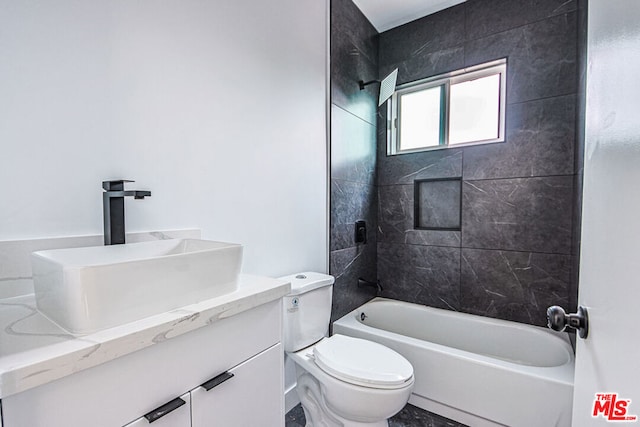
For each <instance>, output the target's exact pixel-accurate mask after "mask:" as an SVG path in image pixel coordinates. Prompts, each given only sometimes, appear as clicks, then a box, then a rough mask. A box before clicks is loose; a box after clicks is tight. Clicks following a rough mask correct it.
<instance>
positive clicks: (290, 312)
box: [280, 272, 335, 352]
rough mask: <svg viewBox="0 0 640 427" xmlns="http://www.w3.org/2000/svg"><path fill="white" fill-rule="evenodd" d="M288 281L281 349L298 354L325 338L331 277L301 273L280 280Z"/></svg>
mask: <svg viewBox="0 0 640 427" xmlns="http://www.w3.org/2000/svg"><path fill="white" fill-rule="evenodd" d="M280 279H281V280H286V281H288V282H291V292H290V293H289V294H288V295H286V296H285V297H284V304H283V306H284V308H283V325H284V337H283V341H284V350H285V351H287V352H293V351H298V350H300V349H303V348H305V347H308V346H310V345H311V344H313V343H315V342H317V341H319V340H320V339H322V338H323V337H325V336H326V335H327V334H328V332H329V320H330V319H331V295H332V292H333V286H332V285H333V283H334V282H335V279H334V278H333V276H329V275H327V274H322V273H313V272H304V273H298V274H292V275H291V276H285V277H281V278H280Z"/></svg>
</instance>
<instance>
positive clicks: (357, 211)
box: [329, 0, 378, 321]
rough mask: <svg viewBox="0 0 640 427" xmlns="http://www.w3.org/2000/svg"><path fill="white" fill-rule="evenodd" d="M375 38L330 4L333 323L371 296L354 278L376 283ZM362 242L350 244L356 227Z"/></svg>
mask: <svg viewBox="0 0 640 427" xmlns="http://www.w3.org/2000/svg"><path fill="white" fill-rule="evenodd" d="M377 37H378V33H377V31H376V30H375V28H374V27H373V26H372V25H371V23H369V21H368V20H367V19H366V18H365V17H364V15H363V14H362V13H361V12H360V10H359V9H358V8H357V7H356V6H355V5H354V4H353V2H352V1H351V0H332V1H331V194H330V204H331V207H330V229H331V234H330V253H329V272H330V273H331V274H332V275H333V276H335V278H336V283H335V285H334V288H333V307H332V318H331V320H332V321H333V320H335V319H337V318H339V317H341V316H343V315H344V314H346V313H348V312H349V311H351V310H353V309H354V308H356V307H358V306H359V305H361V304H362V303H364V302H366V301H368V300H369V299H371V298H372V297H374V296H375V289H373V288H367V287H364V288H359V287H358V278H360V277H361V278H364V279H365V280H368V281H371V282H375V281H376V280H377V260H376V257H377V255H376V252H377V251H376V239H377V235H376V229H377V222H378V221H377V216H378V214H377V203H378V201H377V198H378V196H377V191H376V187H375V180H376V178H375V176H376V114H377V94H376V90H377V88H376V86H375V85H370V86H367V88H366V89H365V90H362V91H361V90H360V87H359V85H358V81H359V80H365V81H368V80H373V79H376V78H377V77H378V40H377ZM357 220H365V221H366V222H367V243H366V244H362V243H358V244H356V243H355V222H356V221H357Z"/></svg>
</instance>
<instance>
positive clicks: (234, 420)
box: [191, 344, 284, 427]
mask: <svg viewBox="0 0 640 427" xmlns="http://www.w3.org/2000/svg"><path fill="white" fill-rule="evenodd" d="M283 358H284V353H283V349H282V345H281V344H277V345H274V346H273V347H271V348H269V349H267V350H265V351H263V352H262V353H260V354H257V355H256V356H254V357H252V358H251V359H249V360H247V361H245V362H243V363H241V364H239V365H237V366H236V367H234V368H232V369H230V370H229V371H227V372H228V373H229V374H232V375H233V377H230V378H228V379H226V381H224V382H221V383H219V384H218V385H216V386H214V387H213V388H210V389H209V390H208V391H207V390H206V388H205V387H202V386H201V387H198V388H196V389H194V390H192V391H191V415H192V427H217V426H220V427H228V426H234V427H255V426H269V427H276V426H282V425H283V424H284V384H283V381H284V373H283ZM214 383H217V381H215V382H214Z"/></svg>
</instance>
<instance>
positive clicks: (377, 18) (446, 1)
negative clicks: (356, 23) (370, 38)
mask: <svg viewBox="0 0 640 427" xmlns="http://www.w3.org/2000/svg"><path fill="white" fill-rule="evenodd" d="M465 1H466V0H353V2H354V3H355V4H356V6H358V8H359V9H360V10H361V11H362V13H364V15H365V16H366V17H367V18H368V19H369V21H371V23H372V24H373V26H374V27H376V30H378V32H383V31H387V30H389V29H391V28H394V27H397V26H399V25H402V24H406V23H407V22H411V21H413V20H415V19H418V18H422V17H423V16H427V15H430V14H432V13H435V12H438V11H439V10H442V9H446V8H448V7H451V6H453V5H456V4H458V3H463V2H465Z"/></svg>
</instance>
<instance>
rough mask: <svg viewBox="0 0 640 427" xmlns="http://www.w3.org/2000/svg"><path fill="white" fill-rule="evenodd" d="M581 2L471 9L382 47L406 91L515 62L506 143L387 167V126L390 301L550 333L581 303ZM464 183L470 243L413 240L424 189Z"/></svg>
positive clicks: (420, 23) (383, 248) (383, 223)
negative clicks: (431, 182) (557, 319)
mask: <svg viewBox="0 0 640 427" xmlns="http://www.w3.org/2000/svg"><path fill="white" fill-rule="evenodd" d="M582 16H583V15H581V13H580V10H579V8H578V1H577V0H570V1H567V0H468V1H467V2H465V3H462V4H460V5H457V6H454V7H451V8H449V9H446V10H443V11H441V12H438V13H436V14H433V15H430V16H427V17H425V18H422V19H419V20H416V21H413V22H410V23H408V24H406V25H403V26H401V27H398V28H394V29H391V30H389V31H387V32H384V33H382V34H380V41H379V43H380V48H379V58H378V60H379V74H380V75H384V74H385V73H387V72H389V71H391V70H392V69H393V68H395V67H398V68H399V75H398V83H399V84H401V83H405V82H409V81H412V80H417V79H421V78H425V77H429V76H432V75H436V74H440V73H443V72H447V71H452V70H455V69H459V68H462V67H464V66H470V65H475V64H478V63H482V62H486V61H490V60H494V59H499V58H504V57H506V58H507V63H508V65H507V67H508V68H507V98H506V101H507V111H506V141H505V142H504V143H498V144H487V145H478V146H473V147H463V148H456V149H445V150H437V151H431V152H423V153H415V154H403V155H398V156H387V155H386V133H385V131H384V124H385V120H386V118H385V112H384V111H382V110H381V111H379V113H378V132H377V136H378V151H377V152H378V156H377V185H378V187H377V190H378V191H377V199H378V204H379V206H378V233H377V247H378V254H377V256H378V263H377V269H378V277H379V278H380V280H381V284H382V286H383V287H384V292H383V295H385V296H389V297H392V298H398V299H402V300H406V301H411V302H418V303H422V304H427V305H430V306H435V307H442V308H448V309H453V310H461V311H465V312H469V313H474V314H480V315H484V316H490V317H497V318H503V319H508V320H514V321H518V322H524V323H530V324H535V325H544V324H545V322H546V320H545V311H546V307H547V306H548V305H552V304H559V305H568V306H569V307H571V304H572V303H573V301H574V300H575V297H574V296H573V294H574V293H575V290H576V289H577V282H576V274H575V271H574V270H575V269H576V267H575V265H576V260H577V255H576V254H577V249H576V245H578V246H579V242H578V243H576V239H575V238H576V232H577V231H576V230H577V229H576V222H577V221H578V220H579V205H578V200H579V192H580V188H579V183H578V180H577V179H576V175H577V172H576V171H577V168H578V167H579V166H578V163H577V161H576V159H577V157H579V156H577V154H578V152H579V150H580V147H579V146H576V134H578V137H579V133H580V128H579V126H577V120H576V116H578V117H579V116H580V108H579V106H580V94H579V93H578V91H579V89H580V81H579V79H578V74H579V73H578V71H579V70H578V64H579V62H580V58H579V54H580V53H579V49H578V45H579V41H578V39H579V28H581V25H582V24H581V22H582ZM450 177H460V178H462V180H463V185H462V227H461V231H434V230H414V229H413V223H414V218H413V215H414V209H413V198H414V190H413V183H414V180H416V179H432V178H450Z"/></svg>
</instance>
